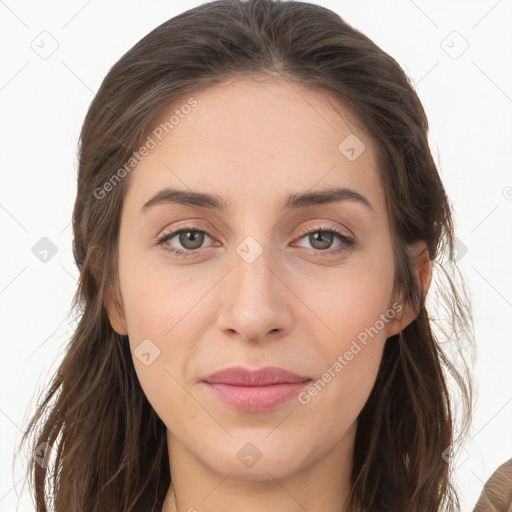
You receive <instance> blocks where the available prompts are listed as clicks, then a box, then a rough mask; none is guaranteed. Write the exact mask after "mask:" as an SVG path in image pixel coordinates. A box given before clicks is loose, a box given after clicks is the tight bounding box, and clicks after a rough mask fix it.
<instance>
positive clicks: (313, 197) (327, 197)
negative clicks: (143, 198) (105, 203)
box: [140, 187, 374, 213]
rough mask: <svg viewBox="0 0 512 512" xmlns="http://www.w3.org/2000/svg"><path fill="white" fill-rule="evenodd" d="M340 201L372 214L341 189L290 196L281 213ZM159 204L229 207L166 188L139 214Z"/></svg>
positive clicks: (199, 194) (356, 194) (352, 192)
mask: <svg viewBox="0 0 512 512" xmlns="http://www.w3.org/2000/svg"><path fill="white" fill-rule="evenodd" d="M342 201H354V202H357V203H359V204H362V205H364V206H366V207H367V208H369V209H370V210H371V211H372V212H373V211H374V210H373V207H372V205H371V203H370V201H368V199H367V198H366V197H365V196H363V195H361V194H360V193H359V192H356V191H355V190H351V189H349V188H345V187H341V188H328V189H325V190H318V191H313V192H310V191H307V192H301V193H294V194H290V195H289V196H288V197H287V198H286V201H285V202H284V204H283V206H282V212H286V211H289V210H293V209H298V208H306V207H308V206H317V205H322V204H328V203H336V202H342ZM160 204H182V205H186V206H196V207H199V208H204V209H208V210H218V211H224V210H227V209H228V206H229V205H228V203H227V202H226V201H225V200H223V199H222V198H221V197H220V196H218V195H215V194H206V193H202V192H193V191H189V190H180V189H177V188H171V187H166V188H164V189H162V190H160V191H158V192H157V193H156V194H155V195H154V196H152V197H151V199H149V200H148V201H147V202H146V203H145V204H144V206H143V207H142V208H141V210H140V213H145V212H147V211H148V210H149V209H151V208H152V207H154V206H156V205H160Z"/></svg>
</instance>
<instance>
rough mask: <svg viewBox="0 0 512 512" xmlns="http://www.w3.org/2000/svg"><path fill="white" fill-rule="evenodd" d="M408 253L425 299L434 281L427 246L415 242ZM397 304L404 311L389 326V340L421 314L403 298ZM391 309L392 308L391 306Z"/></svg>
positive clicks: (422, 242) (398, 312) (423, 242)
mask: <svg viewBox="0 0 512 512" xmlns="http://www.w3.org/2000/svg"><path fill="white" fill-rule="evenodd" d="M408 251H409V255H410V258H411V265H412V268H413V272H414V275H415V277H416V279H417V280H418V281H421V284H422V286H423V297H425V296H426V295H427V292H428V290H429V288H430V282H431V279H432V265H431V263H430V257H429V254H428V248H427V244H426V242H425V241H423V240H421V241H419V242H415V243H413V244H411V245H409V247H408ZM397 302H399V304H400V305H401V306H402V309H401V310H400V311H397V314H396V316H395V318H394V319H393V320H391V321H390V322H388V324H387V329H386V331H387V337H388V338H389V337H390V336H393V335H395V334H397V333H399V332H400V331H402V330H403V329H405V328H406V327H407V326H408V325H409V324H410V323H411V322H412V321H413V320H414V319H415V318H416V317H417V316H418V313H419V311H414V310H413V309H412V308H411V306H410V304H408V303H405V301H404V299H403V297H400V300H398V301H397ZM389 307H390V308H391V305H390V306H389ZM395 311H396V310H395Z"/></svg>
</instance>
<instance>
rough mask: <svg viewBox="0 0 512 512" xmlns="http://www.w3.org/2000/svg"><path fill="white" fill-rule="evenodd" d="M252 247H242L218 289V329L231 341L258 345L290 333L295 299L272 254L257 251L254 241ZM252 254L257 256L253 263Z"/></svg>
mask: <svg viewBox="0 0 512 512" xmlns="http://www.w3.org/2000/svg"><path fill="white" fill-rule="evenodd" d="M252 244H253V245H251V241H250V242H249V244H248V245H246V246H244V245H243V244H241V245H240V246H239V247H238V251H235V253H234V254H233V257H232V259H231V261H230V263H231V264H232V265H231V270H230V272H229V274H228V275H227V276H226V283H225V285H224V286H223V287H221V288H222V292H221V293H222V294H223V295H224V297H223V299H222V300H221V301H220V303H221V304H222V306H221V311H220V312H219V316H218V326H219V328H220V330H221V331H222V332H223V333H224V334H226V335H228V336H230V337H233V338H234V337H239V338H241V339H243V340H245V341H248V342H261V341H263V340H265V339H268V338H269V337H272V339H276V338H278V337H282V336H285V335H286V333H288V332H290V329H291V325H292V311H291V306H292V301H293V297H295V295H294V293H293V291H292V290H291V289H290V283H288V282H287V279H286V276H285V275H284V270H283V269H282V268H281V267H280V266H279V265H277V264H276V263H275V262H274V261H273V260H272V255H271V251H270V250H262V249H263V248H262V247H261V246H259V247H260V248H258V245H259V244H258V245H256V244H255V243H254V241H252ZM247 248H248V251H246V252H244V249H247ZM251 251H252V254H251ZM254 251H257V252H259V255H257V257H256V258H255V259H253V258H254V256H255V253H254ZM260 251H261V252H260ZM247 255H249V257H247Z"/></svg>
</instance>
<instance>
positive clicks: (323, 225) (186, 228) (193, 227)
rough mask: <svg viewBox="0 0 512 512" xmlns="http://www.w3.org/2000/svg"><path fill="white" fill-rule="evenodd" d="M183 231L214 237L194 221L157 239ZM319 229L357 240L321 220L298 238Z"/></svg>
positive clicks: (168, 231)
mask: <svg viewBox="0 0 512 512" xmlns="http://www.w3.org/2000/svg"><path fill="white" fill-rule="evenodd" d="M345 229H346V228H345ZM182 231H200V232H202V233H205V234H206V235H207V236H209V237H210V238H213V235H212V234H211V233H210V230H208V229H205V228H204V227H201V226H199V225H195V224H194V223H192V224H187V225H184V226H177V227H173V228H169V230H164V231H163V233H162V234H161V235H158V236H157V238H156V240H157V241H162V240H164V239H165V238H167V239H168V240H170V239H171V238H174V237H175V236H176V235H178V234H179V233H180V232H182ZM319 231H331V232H334V233H335V234H337V235H338V236H340V237H345V238H347V239H349V240H352V241H355V237H354V236H353V235H352V234H346V233H344V232H343V230H342V229H340V228H338V227H335V226H331V225H327V223H326V222H321V221H319V223H318V224H317V225H313V226H309V227H305V228H303V229H301V230H300V231H299V233H298V234H297V235H296V239H301V238H303V237H304V236H306V235H308V234H311V233H315V232H319ZM196 250H199V249H196ZM191 252H192V250H191Z"/></svg>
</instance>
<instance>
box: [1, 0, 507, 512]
mask: <svg viewBox="0 0 512 512" xmlns="http://www.w3.org/2000/svg"><path fill="white" fill-rule="evenodd" d="M201 3H202V2H195V1H176V2H171V1H152V2H143V1H142V0H139V1H123V2H122V3H121V2H113V1H105V0H103V1H101V2H100V1H98V0H89V1H86V0H72V1H70V0H68V1H66V2H64V1H63V0H62V1H60V2H58V1H51V0H49V1H46V2H36V1H31V2H28V1H18V2H15V1H14V0H0V52H1V66H0V111H1V114H0V169H1V187H0V227H1V241H2V243H1V247H2V250H1V251H0V308H1V309H0V342H1V363H2V371H1V384H0V390H1V396H0V429H1V433H2V435H1V436H0V446H1V450H2V452H1V454H2V458H1V460H2V463H1V466H0V512H7V511H9V512H12V511H14V510H19V511H27V512H30V511H32V510H34V507H33V505H32V500H31V497H30V496H29V495H28V491H27V486H26V485H23V467H22V466H21V462H19V463H17V464H16V466H15V468H14V469H13V467H12V460H13V449H14V446H15V443H16V442H17V441H18V440H19V437H20V434H21V430H20V429H21V428H22V427H24V426H25V421H26V420H27V419H28V414H29V413H31V412H32V410H33V406H34V400H35V398H36V396H37V395H38V393H39V391H40V390H41V389H42V387H43V386H44V385H45V384H47V383H48V379H49V378H50V376H51V374H52V373H53V371H54V370H55V369H56V368H57V366H58V363H59V362H60V360H61V358H62V355H63V348H64V344H65V342H66V341H67V339H68V337H69V335H70V333H71V332H72V328H73V322H72V320H71V319H70V318H69V317H68V313H69V306H70V303H71V298H72V296H73V293H74V290H75V286H76V279H77V275H78V272H77V269H76V268H75V266H74V262H73V258H72V253H71V243H72V230H71V226H70V221H71V213H72V208H73V204H74V200H75V193H76V184H75V181H76V169H77V166H76V150H77V141H78V136H79V131H80V128H81V124H82V122H83V119H84V116H85V113H86V111H87V108H88V106H89V104H90V102H91V100H92V98H93V96H94V94H95V92H96V90H97V89H98V87H99V85H100V83H101V81H102V79H103V78H104V76H105V75H106V73H107V72H108V70H109V69H110V67H111V66H112V65H113V64H114V63H115V62H116V61H117V60H118V59H119V58H120V57H121V56H122V54H123V53H124V52H126V51H127V50H128V49H130V48H131V47H132V46H133V45H134V44H135V43H136V42H137V41H139V40H140V39H141V38H142V37H143V36H144V35H146V34H147V33H148V32H149V31H150V30H152V29H153V28H155V27H156V26H158V25H159V24H161V23H162V22H163V21H165V20H167V19H168V18H170V17H173V16H175V15H176V14H178V13H180V12H183V11H185V10H187V9H189V8H191V7H194V6H196V5H199V4H201ZM314 3H318V4H320V5H323V6H325V7H328V8H330V9H332V10H334V11H336V12H337V13H339V14H340V15H341V16H342V17H343V18H344V19H345V20H346V21H348V22H349V23H350V24H352V25H353V26H354V27H356V28H357V29H359V30H361V31H362V32H364V33H365V34H366V35H368V36H369V37H370V38H371V39H373V40H374V41H375V42H376V43H377V44H378V45H379V46H380V47H381V48H382V49H383V50H385V51H386V52H388V53H389V54H391V55H392V56H393V57H394V58H395V59H396V60H397V61H398V62H399V63H400V64H401V66H402V67H403V68H404V69H405V71H406V72H407V73H408V74H409V76H410V77H411V78H412V80H413V81H414V82H415V84H416V88H417V91H418V94H419V96H420V98H421V100H422V102H423V104H424V107H425V109H426V112H427V115H428V117H429V121H430V126H431V130H430V141H431V147H432V150H433V152H434V155H435V158H436V161H437V162H438V164H439V167H440V173H441V177H442V180H443V182H444V184H445V187H446V189H447V192H448V195H449V197H450V201H451V203H452V206H453V208H454V211H455V222H456V230H457V238H458V239H459V240H460V242H461V243H462V244H464V246H465V247H467V253H466V254H465V255H464V256H463V257H462V258H461V259H460V262H459V263H460V266H461V268H462V271H463V273H464V274H465V276H466V278H467V282H468V286H469V289H470V291H471V294H472V300H473V306H474V309H473V314H474V320H475V335H476V340H477V347H478V352H477V357H476V362H475V366H474V379H475V382H476V387H477V403H476V409H475V414H474V418H473V424H472V431H471V434H470V439H469V440H468V443H467V444H466V445H465V448H464V450H465V452H464V453H463V457H461V458H460V460H461V462H460V465H459V466H458V467H457V470H456V477H457V484H458V487H459V489H460V492H461V496H462V499H463V505H464V507H463V510H464V511H466V510H467V511H470V510H471V508H472V505H473V504H474V502H475V501H476V499H477V497H478V495H479V493H480V490H481V488H482V486H483V483H484V481H485V480H486V479H487V478H488V477H489V476H490V475H491V473H492V472H493V471H494V469H496V467H498V466H499V465H500V464H501V463H503V462H504V461H505V460H507V459H509V458H510V457H512V377H511V375H512V372H511V362H512V337H511V335H510V326H509V324H508V322H509V320H510V318H511V317H512V272H511V269H512V265H511V264H512V237H511V234H512V228H511V225H512V223H511V220H512V171H511V161H512V158H511V156H512V155H511V153H512V151H511V145H512V143H511V141H512V115H511V114H512V38H511V37H510V33H511V21H512V2H511V1H510V0H501V1H496V0H481V1H472V2H470V1H465V2H461V1H426V0H415V1H414V2H413V1H412V0H401V1H398V0H397V1H392V2H391V1H388V2H382V1H381V2H378V1H368V0H365V1H358V2H356V1H350V2H349V1H340V0H336V1H334V0H322V1H317V2H314ZM43 31H46V32H47V33H48V34H51V36H49V35H48V34H44V35H40V34H41V32H43ZM454 31H455V32H457V33H455V34H454V33H453V32H454ZM41 38H46V39H45V48H46V49H48V48H51V45H52V44H53V45H55V46H56V45H57V44H58V48H57V49H56V51H55V52H54V53H53V54H52V55H51V56H49V57H48V58H46V59H43V58H41V57H40V56H39V55H38V53H36V52H35V51H34V50H33V48H32V47H35V45H36V44H39V45H40V46H42V43H40V41H41ZM51 38H53V39H54V40H55V42H53V43H52V41H51ZM443 41H444V42H443ZM465 41H466V42H467V43H466V42H465ZM31 45H32V47H31ZM466 45H469V46H468V48H467V50H466V51H464V53H462V54H460V56H459V55H458V54H459V53H460V52H461V51H462V50H463V49H464V48H465V46H466ZM41 51H42V50H41ZM456 56H457V57H458V58H454V57H456ZM42 237H48V238H49V239H50V240H51V241H52V242H53V244H55V246H56V248H57V253H56V254H55V256H53V257H52V258H51V259H50V260H49V261H48V262H46V263H43V262H41V261H40V260H39V259H38V258H37V257H36V256H35V255H34V254H33V252H32V247H33V246H34V245H35V244H36V243H37V242H38V241H39V240H40V239H41V238H42ZM466 452H467V453H466Z"/></svg>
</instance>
